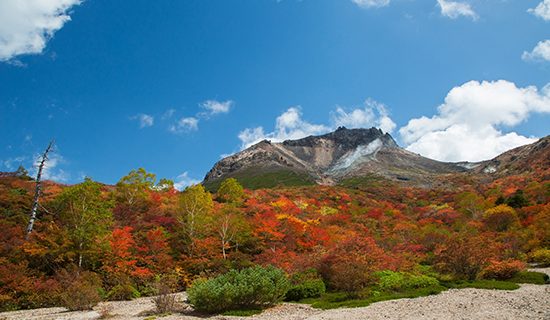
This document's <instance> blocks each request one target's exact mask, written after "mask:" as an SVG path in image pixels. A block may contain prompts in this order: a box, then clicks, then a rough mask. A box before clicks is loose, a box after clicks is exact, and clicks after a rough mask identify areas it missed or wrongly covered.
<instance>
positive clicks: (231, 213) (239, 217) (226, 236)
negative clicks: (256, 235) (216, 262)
mask: <svg viewBox="0 0 550 320" xmlns="http://www.w3.org/2000/svg"><path fill="white" fill-rule="evenodd" d="M211 222H212V229H213V230H214V232H215V233H216V235H217V237H218V239H219V240H220V245H221V251H222V256H223V258H224V259H227V251H228V250H229V249H231V248H233V247H238V245H239V243H242V242H244V241H246V239H247V237H249V235H250V226H249V225H248V223H247V222H246V219H245V218H244V215H243V213H242V212H241V211H240V210H238V209H237V208H235V206H233V205H232V204H226V205H224V206H223V208H222V209H221V210H219V211H218V212H216V213H215V214H213V217H212V219H211Z"/></svg>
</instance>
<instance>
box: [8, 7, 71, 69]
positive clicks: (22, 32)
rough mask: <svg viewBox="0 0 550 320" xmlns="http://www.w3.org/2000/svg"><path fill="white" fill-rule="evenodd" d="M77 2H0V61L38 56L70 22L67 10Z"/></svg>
mask: <svg viewBox="0 0 550 320" xmlns="http://www.w3.org/2000/svg"><path fill="white" fill-rule="evenodd" d="M80 3H81V1H80V0H40V1H38V0H2V1H0V61H9V60H11V59H13V58H15V57H16V56H18V55H22V54H39V53H41V52H42V50H44V48H45V47H46V43H47V42H48V40H49V39H51V38H52V37H53V35H54V34H55V32H56V31H58V30H59V29H61V28H62V27H63V25H64V24H65V23H66V22H68V21H70V20H71V17H70V16H69V10H70V9H71V8H72V7H73V6H75V5H78V4H80Z"/></svg>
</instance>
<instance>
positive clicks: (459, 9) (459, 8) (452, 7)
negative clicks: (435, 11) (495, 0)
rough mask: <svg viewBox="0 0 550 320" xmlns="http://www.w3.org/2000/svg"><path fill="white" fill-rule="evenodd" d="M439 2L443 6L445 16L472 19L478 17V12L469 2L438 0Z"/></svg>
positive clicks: (442, 12)
mask: <svg viewBox="0 0 550 320" xmlns="http://www.w3.org/2000/svg"><path fill="white" fill-rule="evenodd" d="M437 3H438V4H439V7H440V8H441V14H442V15H443V16H445V17H448V18H451V19H457V18H459V17H461V16H462V17H468V18H471V19H472V20H477V19H478V15H477V13H476V12H475V11H474V9H472V6H470V4H469V3H465V2H457V1H449V0H437Z"/></svg>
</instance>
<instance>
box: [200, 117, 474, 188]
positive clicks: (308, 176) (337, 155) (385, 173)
mask: <svg viewBox="0 0 550 320" xmlns="http://www.w3.org/2000/svg"><path fill="white" fill-rule="evenodd" d="M466 170H467V169H466V168H464V166H463V165H460V164H456V163H445V162H439V161H436V160H432V159H429V158H425V157H422V156H420V155H418V154H415V153H412V152H410V151H407V150H405V149H402V148H401V147H399V146H398V145H397V143H396V142H395V140H394V139H393V137H392V136H391V135H390V134H389V133H384V132H383V131H382V130H380V129H378V128H374V127H372V128H369V129H347V128H345V127H340V128H338V129H336V131H333V132H330V133H327V134H324V135H319V136H309V137H305V138H302V139H297V140H286V141H283V142H270V141H268V140H263V141H261V142H259V143H257V144H255V145H253V146H251V147H249V148H247V149H245V150H243V151H241V152H238V153H236V154H234V155H231V156H229V157H226V158H224V159H222V160H220V161H218V162H217V163H216V164H215V165H214V166H213V168H212V169H211V170H210V171H209V172H208V173H207V174H206V176H205V178H204V181H203V184H204V185H206V186H213V185H215V184H216V183H219V182H220V181H221V180H223V179H225V178H228V177H235V178H237V179H238V178H241V180H246V178H248V177H250V176H251V175H256V176H258V177H260V176H262V174H264V173H273V172H286V173H287V174H289V173H293V174H295V175H298V176H300V177H301V179H303V180H305V181H309V182H311V183H316V184H321V185H335V184H338V183H339V182H341V181H342V180H344V179H348V178H353V177H358V176H365V175H369V174H376V175H379V176H382V177H385V178H388V179H390V180H398V181H416V182H418V183H420V184H422V183H427V182H429V180H430V179H431V178H432V176H433V175H442V174H452V173H458V172H464V171H466ZM243 178H244V179H243ZM238 180H239V179H238ZM283 184H284V183H283Z"/></svg>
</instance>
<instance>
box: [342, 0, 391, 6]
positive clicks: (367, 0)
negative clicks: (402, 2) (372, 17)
mask: <svg viewBox="0 0 550 320" xmlns="http://www.w3.org/2000/svg"><path fill="white" fill-rule="evenodd" d="M351 1H353V3H355V4H356V5H358V6H360V7H361V8H380V7H385V6H388V5H389V4H390V0H351Z"/></svg>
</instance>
